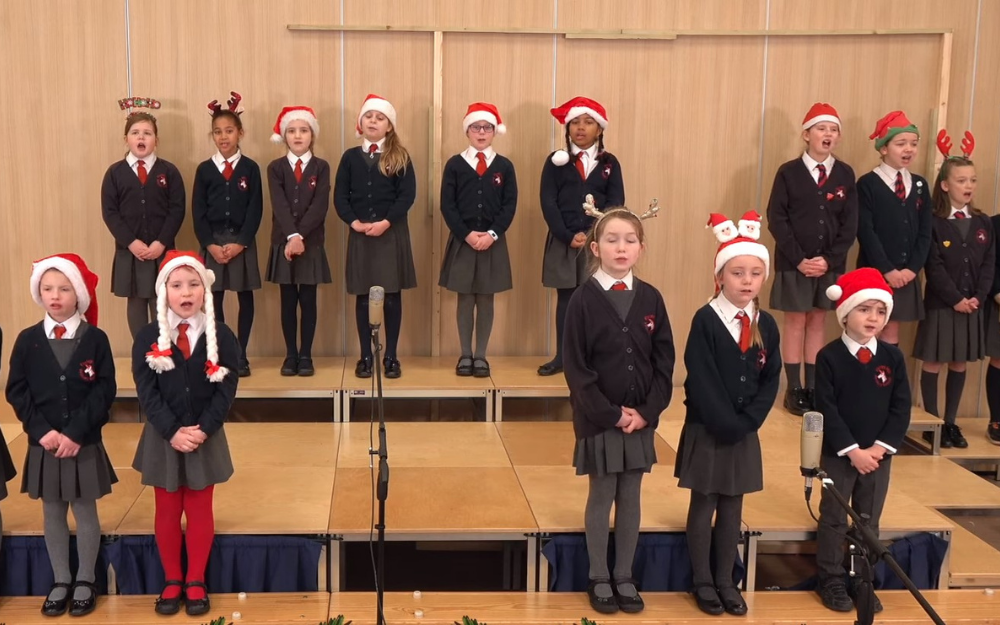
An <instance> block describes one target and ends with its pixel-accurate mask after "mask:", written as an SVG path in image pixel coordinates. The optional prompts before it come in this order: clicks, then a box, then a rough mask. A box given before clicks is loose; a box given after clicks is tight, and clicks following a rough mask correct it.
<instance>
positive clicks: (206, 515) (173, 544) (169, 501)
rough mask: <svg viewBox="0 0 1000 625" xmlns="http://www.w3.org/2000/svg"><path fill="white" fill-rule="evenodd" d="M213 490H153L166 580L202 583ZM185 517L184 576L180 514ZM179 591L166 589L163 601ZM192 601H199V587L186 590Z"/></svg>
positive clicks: (212, 532)
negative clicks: (185, 558) (185, 568)
mask: <svg viewBox="0 0 1000 625" xmlns="http://www.w3.org/2000/svg"><path fill="white" fill-rule="evenodd" d="M214 490H215V487H214V486H209V487H207V488H205V489H203V490H191V489H190V488H187V487H185V486H181V487H180V489H178V490H177V491H175V492H172V493H171V492H167V490H166V489H165V488H154V489H153V492H154V493H156V523H155V531H156V547H157V549H159V551H160V561H161V562H162V563H163V572H164V574H165V575H166V578H167V579H168V580H184V581H186V582H188V583H190V582H204V581H205V567H206V566H208V554H209V552H210V551H211V550H212V540H213V539H214V538H215V516H214V514H213V511H212V493H213V492H214ZM182 513H183V514H184V516H185V517H186V518H187V556H188V561H187V564H188V571H187V577H186V578H185V577H183V572H182V570H181V544H182V543H183V537H182V534H181V514H182ZM180 592H181V588H180V587H179V586H167V587H166V589H165V590H164V591H163V598H164V599H173V598H174V597H177V596H178V595H179V594H180ZM187 595H188V596H189V597H190V598H191V599H201V598H203V597H204V596H205V590H204V589H203V588H200V587H198V586H192V587H191V588H189V589H188V592H187Z"/></svg>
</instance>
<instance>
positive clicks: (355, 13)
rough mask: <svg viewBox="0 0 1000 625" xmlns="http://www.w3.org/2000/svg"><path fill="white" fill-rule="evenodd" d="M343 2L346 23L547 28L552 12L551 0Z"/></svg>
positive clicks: (349, 0)
mask: <svg viewBox="0 0 1000 625" xmlns="http://www.w3.org/2000/svg"><path fill="white" fill-rule="evenodd" d="M342 4H343V5H344V23H345V24H365V25H373V24H379V25H391V26H428V25H434V26H438V27H464V28H475V27H480V28H482V27H489V28H511V29H516V28H548V27H550V26H552V13H553V3H552V1H551V0H542V1H530V0H497V1H495V2H468V1H467V0H435V2H412V1H411V0H364V1H359V0H342ZM328 23H330V22H328Z"/></svg>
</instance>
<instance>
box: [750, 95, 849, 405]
mask: <svg viewBox="0 0 1000 625" xmlns="http://www.w3.org/2000/svg"><path fill="white" fill-rule="evenodd" d="M802 140H803V141H805V143H806V151H805V153H803V154H802V156H801V157H800V158H796V159H794V160H791V161H788V162H787V163H785V164H783V165H782V166H781V167H779V168H778V173H777V174H776V175H775V177H774V185H773V186H772V187H771V199H770V200H769V201H768V205H767V219H768V230H770V231H771V234H772V235H773V236H774V256H775V263H774V264H775V270H776V271H775V274H774V286H773V287H772V288H771V307H772V308H776V309H778V310H782V311H784V312H785V320H784V324H783V327H782V330H781V335H782V346H781V359H782V360H783V361H784V363H785V376H786V377H787V379H788V388H787V389H786V390H785V402H784V405H785V409H786V410H788V411H789V412H791V413H792V414H795V415H799V416H802V414H804V413H805V412H806V411H807V410H812V408H813V389H814V388H815V378H816V353H817V352H818V351H819V349H820V347H822V346H823V342H824V340H823V328H824V324H825V319H826V311H827V310H830V302H829V301H828V300H827V299H826V297H825V296H824V295H823V294H824V292H825V291H826V288H827V287H828V286H830V285H832V284H833V283H834V282H836V280H837V277H838V276H840V275H841V274H842V273H844V271H846V269H847V252H848V250H850V249H851V245H853V244H854V236H855V234H856V233H857V229H858V194H857V189H856V186H855V183H854V170H853V169H851V167H850V165H848V164H847V163H845V162H844V161H841V160H837V159H836V158H834V156H833V150H834V149H835V148H836V147H837V144H838V143H839V142H840V116H839V115H838V114H837V111H836V109H834V108H833V107H832V106H830V105H829V104H825V103H822V102H817V103H816V104H813V105H812V108H810V109H809V112H808V113H806V116H805V119H803V121H802ZM802 362H805V386H803V385H802V379H801V378H800V377H799V376H800V365H801V363H802Z"/></svg>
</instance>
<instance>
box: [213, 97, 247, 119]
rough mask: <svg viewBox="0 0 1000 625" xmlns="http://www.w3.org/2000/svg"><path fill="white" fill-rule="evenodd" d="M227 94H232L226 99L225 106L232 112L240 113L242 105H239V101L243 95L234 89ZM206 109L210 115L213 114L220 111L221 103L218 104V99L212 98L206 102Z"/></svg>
mask: <svg viewBox="0 0 1000 625" xmlns="http://www.w3.org/2000/svg"><path fill="white" fill-rule="evenodd" d="M229 95H230V96H232V97H231V98H229V99H228V100H227V101H226V107H227V108H228V110H229V111H230V112H232V113H235V114H236V115H240V114H242V113H243V107H242V106H240V102H241V101H243V96H241V95H240V94H238V93H236V92H235V91H230V92H229ZM208 110H209V113H210V114H211V115H215V114H216V113H219V112H221V111H222V105H221V104H219V101H218V100H212V101H211V102H209V103H208Z"/></svg>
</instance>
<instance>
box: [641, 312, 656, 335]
mask: <svg viewBox="0 0 1000 625" xmlns="http://www.w3.org/2000/svg"><path fill="white" fill-rule="evenodd" d="M643 324H644V325H645V326H646V332H649V333H650V334H652V333H653V330H655V329H656V315H646V317H645V318H644V319H643Z"/></svg>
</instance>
